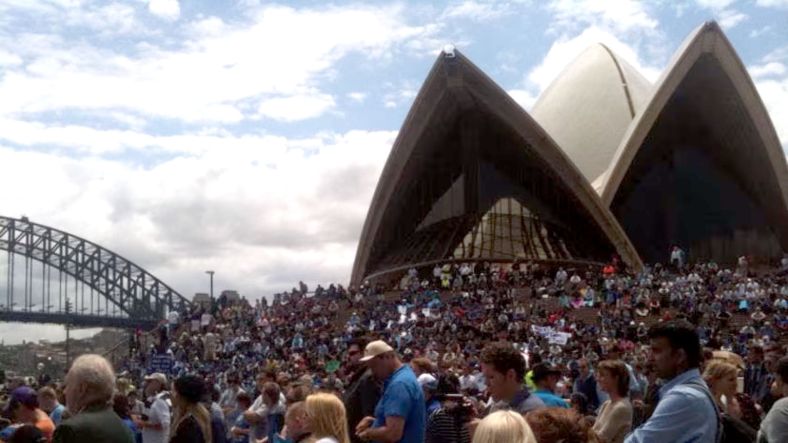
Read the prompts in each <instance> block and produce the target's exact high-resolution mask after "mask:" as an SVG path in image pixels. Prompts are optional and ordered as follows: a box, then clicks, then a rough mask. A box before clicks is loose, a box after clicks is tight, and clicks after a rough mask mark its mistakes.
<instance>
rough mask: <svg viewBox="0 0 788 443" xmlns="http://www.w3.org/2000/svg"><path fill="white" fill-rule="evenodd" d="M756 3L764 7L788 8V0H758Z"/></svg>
mask: <svg viewBox="0 0 788 443" xmlns="http://www.w3.org/2000/svg"><path fill="white" fill-rule="evenodd" d="M755 4H757V5H758V6H762V7H764V8H788V0H756V2H755Z"/></svg>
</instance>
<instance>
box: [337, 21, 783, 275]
mask: <svg viewBox="0 0 788 443" xmlns="http://www.w3.org/2000/svg"><path fill="white" fill-rule="evenodd" d="M673 245H678V246H680V247H682V248H683V249H684V250H685V251H686V252H687V254H688V257H689V258H690V260H707V259H712V260H715V261H717V262H720V263H730V262H733V261H735V260H736V258H737V257H738V256H740V255H748V256H755V257H760V258H765V259H769V258H777V257H779V256H781V255H782V253H783V251H788V165H786V159H785V154H784V153H783V150H782V147H781V145H780V142H779V139H778V137H777V134H776V132H775V129H774V127H773V125H772V123H771V120H770V118H769V116H768V114H767V112H766V109H765V107H764V105H763V102H762V101H761V99H760V97H759V96H758V93H757V91H756V89H755V86H754V85H753V82H752V80H751V79H750V77H749V75H748V74H747V71H746V69H745V67H744V65H743V64H742V62H741V60H740V59H739V57H738V56H737V55H736V52H735V51H734V49H733V47H732V46H731V44H730V42H729V41H728V39H727V38H726V37H725V35H724V34H723V33H722V31H721V30H720V28H719V26H718V25H717V24H716V23H714V22H709V23H706V24H704V25H702V26H700V27H699V28H698V29H696V30H695V31H694V32H693V33H692V34H691V35H690V36H689V37H688V38H687V39H686V41H685V42H684V43H683V45H682V46H681V48H679V50H678V51H677V52H676V54H675V55H674V57H673V59H672V60H671V61H670V63H669V65H668V67H667V69H666V70H665V71H664V73H663V74H662V75H661V77H660V78H659V79H658V80H657V82H656V84H651V83H650V82H649V81H648V80H646V79H645V78H644V77H643V76H642V75H641V74H640V73H638V72H637V70H635V69H634V68H633V67H632V66H630V65H628V64H627V63H626V62H625V61H624V60H622V59H620V58H619V57H617V56H616V54H614V53H613V52H612V51H610V50H609V49H608V48H607V47H605V46H603V45H595V46H593V47H591V48H588V49H587V50H586V51H585V52H584V53H583V54H581V55H580V56H579V57H578V58H577V59H576V60H575V61H574V62H573V63H572V64H570V66H568V67H567V68H566V69H565V70H564V72H563V73H562V74H560V75H559V77H558V78H557V79H555V80H554V82H553V83H552V85H551V86H550V87H549V88H548V89H547V90H545V91H544V93H543V94H542V95H541V97H539V100H538V101H537V102H536V104H535V105H534V107H533V109H532V111H531V112H530V113H528V112H526V111H525V110H523V108H522V107H520V105H518V104H517V103H516V102H515V101H514V100H513V99H512V98H511V97H510V96H509V95H508V94H507V93H506V92H505V91H504V90H503V89H501V88H500V87H499V86H498V85H496V84H495V83H494V82H493V81H492V80H491V79H490V78H489V77H488V76H487V75H485V74H484V72H482V71H481V70H479V68H477V67H476V66H475V65H473V63H471V62H470V61H469V60H468V59H467V58H465V57H464V56H463V55H462V54H460V53H459V52H452V51H449V52H443V53H442V54H441V55H440V56H439V58H438V60H437V61H436V62H435V64H434V66H433V67H432V69H431V71H430V73H429V75H428V77H427V79H426V80H425V82H424V85H423V86H422V88H421V90H420V92H419V94H418V96H417V97H416V99H415V101H414V104H413V107H412V108H411V110H410V112H409V113H408V116H407V118H406V120H405V122H404V124H403V126H402V128H401V131H400V133H399V136H398V138H397V140H396V141H395V143H394V146H393V147H392V150H391V154H390V156H389V159H388V161H387V163H386V165H385V167H384V169H383V172H382V174H381V177H380V181H379V183H378V186H377V189H376V190H375V193H374V196H373V199H372V203H371V206H370V209H369V213H368V214H367V219H366V222H365V224H364V227H363V231H362V234H361V239H360V242H359V246H358V252H357V255H356V261H355V264H354V267H353V276H352V281H353V282H354V283H357V282H359V281H361V280H362V279H378V278H382V277H385V276H393V275H396V274H399V273H401V272H402V271H403V270H406V269H408V268H410V267H412V266H416V267H432V266H434V264H436V263H443V262H445V261H447V260H456V261H460V262H464V261H499V262H511V261H515V260H539V261H545V262H557V263H561V262H569V263H587V264H597V263H604V262H606V261H608V260H610V258H611V257H613V256H614V255H617V256H618V257H620V258H621V260H622V261H623V262H624V263H626V264H627V265H629V266H630V267H632V268H634V269H638V268H640V267H641V266H642V265H643V263H651V262H657V261H662V262H664V261H666V260H667V259H668V256H669V251H670V249H671V247H672V246H673Z"/></svg>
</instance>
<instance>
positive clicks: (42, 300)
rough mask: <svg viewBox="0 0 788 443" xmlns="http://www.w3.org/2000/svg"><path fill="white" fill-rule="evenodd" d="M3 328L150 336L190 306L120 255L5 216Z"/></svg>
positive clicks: (0, 226)
mask: <svg viewBox="0 0 788 443" xmlns="http://www.w3.org/2000/svg"><path fill="white" fill-rule="evenodd" d="M0 251H5V253H2V252H0V321H7V322H28V323H31V322H32V323H55V324H63V325H70V326H76V327H113V328H141V329H144V330H150V329H152V328H153V327H155V325H156V324H157V323H159V322H160V321H161V320H162V319H163V318H164V316H165V314H166V312H167V311H171V310H177V311H179V312H183V310H185V309H188V307H189V305H190V304H191V303H190V302H189V301H188V300H187V299H185V298H184V297H183V296H181V295H180V294H179V293H178V292H176V291H175V290H174V289H172V288H171V287H170V286H168V285H167V284H165V283H164V282H162V281H161V280H159V279H158V278H156V277H155V276H153V275H152V274H151V273H149V272H148V271H146V270H145V269H143V268H141V267H140V266H138V265H136V264H135V263H134V262H132V261H131V260H128V259H126V258H124V257H121V256H120V255H118V254H116V253H114V252H112V251H110V250H108V249H107V248H104V247H102V246H100V245H97V244H95V243H92V242H90V241H88V240H86V239H84V238H81V237H79V236H76V235H73V234H70V233H68V232H63V231H60V230H58V229H55V228H52V227H49V226H44V225H40V224H37V223H33V222H31V221H29V220H28V219H27V218H25V217H22V218H18V219H17V218H10V217H3V216H0Z"/></svg>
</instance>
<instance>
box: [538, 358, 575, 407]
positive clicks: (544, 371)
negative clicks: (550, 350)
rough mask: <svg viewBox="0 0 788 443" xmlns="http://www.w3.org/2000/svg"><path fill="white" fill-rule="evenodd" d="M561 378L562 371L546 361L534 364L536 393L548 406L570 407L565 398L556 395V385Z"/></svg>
mask: <svg viewBox="0 0 788 443" xmlns="http://www.w3.org/2000/svg"><path fill="white" fill-rule="evenodd" d="M560 378H561V371H560V370H558V369H556V368H555V367H553V366H550V365H548V364H546V363H539V364H538V365H536V366H534V383H536V391H534V395H536V396H537V397H539V398H541V399H542V401H543V402H544V404H545V405H546V406H548V407H558V408H568V407H569V404H568V403H567V402H566V400H564V399H563V398H561V397H559V396H557V395H555V386H556V385H557V384H558V380H559V379H560Z"/></svg>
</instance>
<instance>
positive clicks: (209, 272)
mask: <svg viewBox="0 0 788 443" xmlns="http://www.w3.org/2000/svg"><path fill="white" fill-rule="evenodd" d="M205 273H206V274H208V275H210V276H211V300H213V274H214V271H205Z"/></svg>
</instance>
